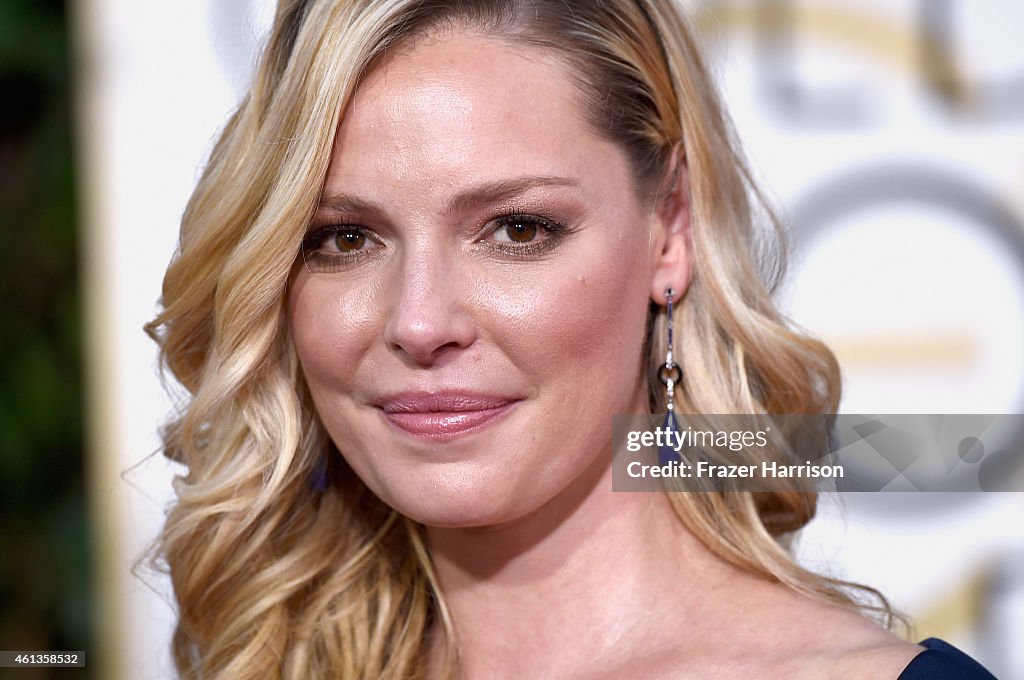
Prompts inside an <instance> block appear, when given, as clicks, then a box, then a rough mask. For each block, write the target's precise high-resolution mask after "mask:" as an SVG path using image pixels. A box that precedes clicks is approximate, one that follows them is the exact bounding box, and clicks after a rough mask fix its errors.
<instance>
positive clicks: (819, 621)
mask: <svg viewBox="0 0 1024 680" xmlns="http://www.w3.org/2000/svg"><path fill="white" fill-rule="evenodd" d="M801 609H803V610H804V612H803V613H805V614H806V616H804V617H799V619H798V620H800V621H801V623H800V624H798V626H799V627H802V628H803V631H801V633H802V634H803V635H806V636H807V637H806V638H805V639H807V640H813V641H814V642H813V643H812V644H810V645H808V646H807V647H806V648H805V651H806V652H807V653H808V655H809V657H811V658H813V659H815V660H816V663H811V662H810V659H808V664H807V665H808V667H816V669H817V673H818V677H824V678H832V679H834V680H896V679H897V678H898V677H899V676H900V673H902V672H903V669H905V668H906V667H907V665H908V664H909V663H910V662H911V661H912V660H913V659H914V657H916V656H917V655H918V654H920V653H921V652H923V651H924V648H923V647H921V646H920V645H917V644H914V643H911V642H907V641H905V640H903V639H901V638H900V637H898V636H897V635H895V634H893V633H891V632H890V631H888V630H886V629H885V628H883V627H882V626H881V625H880V624H878V623H877V622H875V621H873V620H871V619H869V618H867V617H865V616H864V615H862V614H860V613H859V612H857V611H855V610H852V609H849V608H847V607H840V606H836V605H829V604H823V603H817V602H806V603H805V604H804V605H803V607H801ZM798 635H799V633H798Z"/></svg>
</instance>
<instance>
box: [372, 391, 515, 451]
mask: <svg viewBox="0 0 1024 680" xmlns="http://www.w3.org/2000/svg"><path fill="white" fill-rule="evenodd" d="M519 401H520V399H519V398H515V397H496V396H484V395H478V394H464V393H460V394H456V393H441V394H439V393H404V394H399V395H394V396H391V397H388V398H386V399H383V400H381V401H379V402H377V403H375V404H374V406H376V407H377V408H378V409H380V411H381V413H382V414H383V415H384V418H385V419H386V420H387V421H388V422H389V423H390V424H391V425H392V426H393V427H395V428H396V429H398V430H400V431H402V432H403V433H405V434H408V435H411V436H413V437H418V438H423V439H433V440H441V441H444V440H448V439H454V438H456V437H460V436H462V435H466V434H470V433H472V432H477V431H479V430H482V429H484V428H486V427H487V426H489V425H491V424H493V423H495V422H496V421H498V420H500V419H501V418H502V417H504V416H505V415H506V414H508V413H509V412H510V411H511V410H512V409H513V408H515V406H516V404H518V403H519Z"/></svg>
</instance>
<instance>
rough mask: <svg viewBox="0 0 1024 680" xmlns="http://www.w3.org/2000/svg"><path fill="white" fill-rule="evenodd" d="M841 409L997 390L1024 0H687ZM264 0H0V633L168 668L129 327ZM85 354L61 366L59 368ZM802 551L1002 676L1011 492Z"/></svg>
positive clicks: (239, 75)
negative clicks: (828, 349) (781, 222)
mask: <svg viewBox="0 0 1024 680" xmlns="http://www.w3.org/2000/svg"><path fill="white" fill-rule="evenodd" d="M685 4H686V5H687V7H688V9H689V10H690V12H691V16H692V18H693V23H694V24H695V26H696V27H697V28H698V30H699V33H700V35H701V36H702V39H703V40H704V42H705V46H706V50H707V54H708V60H709V63H710V65H711V67H712V69H713V71H714V72H715V74H716V75H717V77H718V80H719V82H720V83H721V86H722V90H723V93H724V95H725V99H726V102H727V104H728V106H729V108H730V111H731V113H732V116H733V119H734V120H735V123H736V128H737V131H738V134H739V136H740V137H741V139H742V140H743V142H744V144H745V147H746V149H747V151H748V154H749V157H750V160H751V164H752V166H753V168H754V170H755V173H756V175H757V176H758V177H759V178H760V179H761V181H762V183H763V185H764V187H765V189H767V191H768V193H769V196H770V197H771V198H772V199H773V200H774V201H775V202H776V203H777V205H779V206H780V207H781V208H782V211H783V213H784V214H785V215H786V217H787V219H788V221H789V222H790V224H791V225H792V241H793V243H792V246H793V250H794V257H793V261H792V265H791V270H790V275H789V277H788V278H787V280H786V282H785V284H784V285H783V287H782V288H781V289H780V291H779V300H780V302H781V303H782V305H783V306H784V308H785V309H786V310H787V313H789V314H790V315H791V316H792V317H793V318H794V319H795V320H796V321H797V322H798V323H800V324H801V325H803V326H805V327H806V328H808V329H810V330H811V331H812V332H814V333H816V334H818V335H820V336H822V337H823V338H824V339H825V340H826V341H828V342H829V343H830V344H831V345H832V347H833V348H834V349H835V350H836V352H837V354H838V356H839V358H840V361H841V364H842V366H843V371H844V377H845V397H844V401H843V411H844V412H850V413H1021V412H1022V411H1024V43H1021V42H1020V40H1019V35H1018V33H1019V27H1020V26H1024V3H1019V2H1015V1H1014V0H971V1H968V0H789V1H780V0H714V1H712V0H689V1H687V2H686V3H685ZM271 5H272V3H271V1H270V0H189V1H188V2H183V3H152V2H137V1H136V2H133V1H132V0H79V1H78V2H73V1H72V2H60V1H57V0H45V1H44V0H0V92H2V93H3V99H4V103H5V105H4V106H3V107H2V108H0V121H2V125H0V220H2V228H0V244H2V247H0V262H2V266H0V298H2V300H3V304H4V307H3V309H4V311H5V314H4V316H3V319H2V320H0V349H2V353H0V356H2V357H3V359H2V361H0V479H2V482H0V649H4V650H14V649H35V650H45V649H53V650H72V649H78V650H86V651H87V653H88V666H89V667H88V668H87V669H85V670H82V669H66V670H63V671H60V670H40V671H35V672H34V671H18V672H17V674H16V675H15V674H14V673H15V671H10V670H5V669H0V678H6V677H12V678H14V677H16V678H31V677H38V678H62V677H75V678H85V677H95V678H104V679H106V678H130V679H132V680H135V679H143V680H144V679H149V678H154V679H155V678H167V677H172V676H173V673H172V664H171V661H170V655H169V652H168V641H169V637H170V632H171V628H172V625H173V618H174V611H173V604H172V600H171V597H170V593H169V589H168V586H167V582H166V578H165V577H163V576H161V575H160V574H158V573H156V572H154V571H152V570H150V569H148V568H146V567H145V565H144V564H143V565H142V566H140V567H139V568H137V569H136V568H134V567H135V565H136V563H137V562H138V560H140V558H142V557H143V555H144V551H145V550H146V548H147V546H148V545H149V544H150V542H151V541H152V540H153V539H154V538H155V536H156V535H157V532H158V531H159V527H160V524H161V521H162V518H163V512H164V509H165V508H166V505H167V503H168V502H169V499H170V488H171V486H170V484H171V479H172V477H173V475H174V474H175V473H176V472H177V470H175V468H174V466H173V465H172V464H170V463H167V462H166V461H165V460H164V459H163V458H162V457H161V456H160V455H159V454H158V449H159V439H158V436H157V428H158V426H159V424H160V423H161V422H162V421H163V420H164V419H165V418H166V415H167V413H168V412H169V411H170V410H171V409H172V408H173V403H174V402H173V400H172V398H171V397H169V396H168V394H167V392H166V391H165V389H164V386H163V385H162V383H161V381H160V379H159V377H158V374H157V365H156V354H155V348H154V347H153V345H152V344H151V343H150V342H149V341H148V340H147V338H146V337H145V336H144V334H143V333H142V330H141V327H142V324H143V323H145V322H146V321H148V320H149V319H150V318H151V317H152V316H153V315H154V314H155V312H156V309H157V306H156V304H157V300H158V298H159V291H160V279H161V276H162V273H163V270H164V268H165V267H166V264H167V262H168V260H169V258H170V255H171V253H172V252H173V251H174V247H175V242H176V236H177V226H178V224H177V223H178V220H179V218H180V215H181V212H182V210H183V208H184V205H185V202H186V200H187V198H188V195H189V193H190V191H191V189H192V187H193V185H194V183H195V181H196V179H197V177H198V172H199V170H200V168H201V166H202V163H203V160H204V158H205V155H206V154H207V153H208V151H209V148H210V145H211V143H212V140H213V138H214V136H215V135H216V132H217V130H218V128H219V126H220V125H222V124H223V122H224V120H225V118H226V116H227V114H228V112H230V110H231V109H232V108H233V107H234V106H235V105H236V103H237V101H238V99H239V97H240V96H241V93H242V92H243V90H244V87H245V84H246V82H247V79H248V76H249V73H250V68H251V64H252V61H253V58H254V55H255V52H256V49H257V48H258V45H259V44H260V40H261V39H262V36H263V35H264V34H265V32H266V30H267V28H268V26H269V21H270V18H271V16H272V9H273V8H272V6H271ZM83 376H84V378H85V379H84V380H83ZM819 514H820V516H819V518H818V519H816V520H815V521H814V523H812V525H811V526H810V527H809V528H808V529H807V530H806V532H805V533H804V535H803V538H802V539H801V541H800V544H799V554H800V557H801V559H802V560H803V561H804V562H805V563H806V564H807V565H808V566H810V567H812V568H815V569H817V570H819V571H823V572H826V573H829V574H832V575H834V576H839V577H843V578H848V579H851V580H854V581H858V582H862V583H866V584H868V585H871V586H874V587H876V588H879V589H881V590H882V591H883V592H885V593H886V594H887V595H888V596H889V597H890V598H891V599H892V600H893V602H894V603H895V604H896V605H897V606H898V607H900V608H901V609H902V610H904V611H905V612H907V613H908V614H909V615H910V616H911V617H912V618H913V619H914V621H915V623H916V631H915V633H916V637H917V638H918V639H921V638H924V637H928V636H932V635H937V636H942V637H945V638H946V639H948V640H950V641H951V642H953V643H954V644H957V645H959V646H961V647H962V648H963V649H965V650H966V651H969V652H970V653H972V654H974V655H975V656H977V657H978V658H979V659H980V660H982V661H983V662H984V663H985V664H986V665H988V666H989V667H990V668H991V669H992V670H993V671H994V672H995V673H996V675H997V677H1000V678H1018V677H1024V645H1022V644H1021V641H1022V640H1024V522H1022V521H1021V518H1022V517H1024V494H1021V493H1013V494H1010V493H986V494H982V493H976V494H954V493H929V494H910V493H904V494H899V493H880V494H863V495H856V494H846V495H843V496H841V497H839V498H824V499H823V501H822V507H821V510H820V513H819Z"/></svg>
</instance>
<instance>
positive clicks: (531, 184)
mask: <svg viewBox="0 0 1024 680" xmlns="http://www.w3.org/2000/svg"><path fill="white" fill-rule="evenodd" d="M546 186H567V187H578V186H579V182H577V181H576V180H575V179H572V178H571V177H558V176H555V175H529V176H525V177H515V178H512V179H502V180H497V181H494V182H487V183H484V184H481V185H479V186H475V187H471V188H469V189H466V190H465V191H462V192H460V193H458V194H456V195H455V196H453V197H451V198H450V199H448V201H447V202H446V203H445V205H444V212H445V214H447V215H451V214H454V213H459V212H465V211H468V210H472V209H473V208H476V207H479V206H481V205H488V204H493V203H499V202H501V201H507V200H508V199H510V198H514V197H515V196H518V195H519V194H523V193H526V192H527V191H529V190H530V189H534V188H538V187H546ZM317 210H318V211H319V210H331V211H335V212H340V213H358V214H363V215H369V216H373V217H377V218H383V217H384V216H385V215H386V213H387V211H386V210H385V209H384V207H383V206H381V205H380V204H378V203H374V202H373V201H367V200H364V199H362V198H358V197H356V196H350V195H348V194H330V195H325V196H323V197H322V198H321V199H320V205H319V206H317Z"/></svg>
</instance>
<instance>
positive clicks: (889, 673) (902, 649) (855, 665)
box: [829, 637, 924, 680]
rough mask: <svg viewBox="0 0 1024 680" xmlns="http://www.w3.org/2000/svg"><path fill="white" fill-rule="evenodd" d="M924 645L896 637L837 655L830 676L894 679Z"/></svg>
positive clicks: (847, 679)
mask: <svg viewBox="0 0 1024 680" xmlns="http://www.w3.org/2000/svg"><path fill="white" fill-rule="evenodd" d="M923 651H924V647H921V646H920V645H916V644H913V643H910V642H905V641H903V640H900V639H898V638H895V637H894V639H893V640H892V641H889V642H882V643H879V644H872V645H868V646H866V647H863V648H860V649H851V650H847V651H845V652H844V653H843V654H841V655H839V657H838V658H837V659H836V661H835V663H834V664H833V667H832V672H831V673H830V674H829V677H831V678H835V679H836V680H876V679H877V680H882V679H885V678H889V679H891V680H896V678H898V677H899V676H900V673H902V672H903V669H904V668H906V667H907V664H909V663H910V662H911V661H913V659H914V657H915V656H917V655H918V654H920V653H921V652H923Z"/></svg>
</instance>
